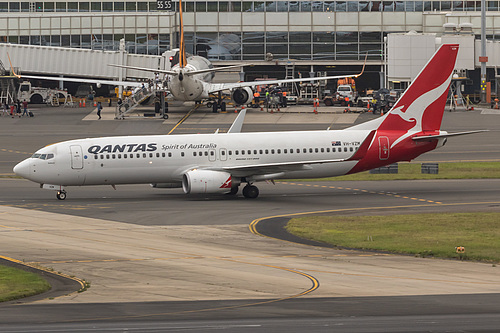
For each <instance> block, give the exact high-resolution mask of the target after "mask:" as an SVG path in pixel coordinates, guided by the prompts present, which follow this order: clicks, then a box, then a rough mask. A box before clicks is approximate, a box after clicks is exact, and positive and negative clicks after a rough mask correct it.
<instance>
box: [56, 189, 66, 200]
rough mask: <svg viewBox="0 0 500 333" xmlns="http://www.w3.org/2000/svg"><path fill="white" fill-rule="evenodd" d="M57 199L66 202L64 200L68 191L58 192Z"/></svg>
mask: <svg viewBox="0 0 500 333" xmlns="http://www.w3.org/2000/svg"><path fill="white" fill-rule="evenodd" d="M56 197H57V199H59V200H64V199H66V191H64V190H62V191H57V194H56Z"/></svg>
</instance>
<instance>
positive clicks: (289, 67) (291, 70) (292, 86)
mask: <svg viewBox="0 0 500 333" xmlns="http://www.w3.org/2000/svg"><path fill="white" fill-rule="evenodd" d="M285 70H286V76H285V80H286V79H294V78H295V63H293V62H287V64H286V65H285ZM285 87H287V88H288V94H289V95H293V96H297V95H298V91H299V89H298V88H297V83H296V82H289V83H285Z"/></svg>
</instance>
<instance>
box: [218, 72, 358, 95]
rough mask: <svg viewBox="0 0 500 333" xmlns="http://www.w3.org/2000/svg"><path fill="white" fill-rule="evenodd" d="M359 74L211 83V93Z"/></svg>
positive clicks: (342, 77) (341, 77)
mask: <svg viewBox="0 0 500 333" xmlns="http://www.w3.org/2000/svg"><path fill="white" fill-rule="evenodd" d="M360 75H361V73H359V74H351V75H337V76H322V77H308V78H297V79H283V80H265V81H251V82H235V83H211V84H209V93H210V94H211V93H216V92H219V91H222V90H231V89H235V88H243V87H255V86H264V85H269V84H283V83H292V82H312V81H320V80H335V79H345V78H348V77H358V76H360Z"/></svg>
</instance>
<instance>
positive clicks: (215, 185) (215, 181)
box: [182, 169, 235, 194]
mask: <svg viewBox="0 0 500 333" xmlns="http://www.w3.org/2000/svg"><path fill="white" fill-rule="evenodd" d="M234 185H235V184H233V182H232V178H231V174H230V173H228V172H224V171H213V170H196V169H195V170H191V171H188V172H186V173H185V174H184V175H183V176H182V189H183V190H184V193H186V194H190V193H192V194H196V193H228V192H230V191H231V187H232V186H234Z"/></svg>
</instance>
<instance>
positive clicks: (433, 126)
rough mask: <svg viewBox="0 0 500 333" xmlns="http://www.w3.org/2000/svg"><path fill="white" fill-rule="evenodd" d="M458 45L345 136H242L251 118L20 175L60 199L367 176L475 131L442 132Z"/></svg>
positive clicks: (47, 155) (47, 162)
mask: <svg viewBox="0 0 500 333" xmlns="http://www.w3.org/2000/svg"><path fill="white" fill-rule="evenodd" d="M457 53H458V45H455V44H447V45H442V46H441V47H440V48H439V50H438V51H437V52H436V53H435V55H434V56H433V57H432V59H431V60H429V62H428V63H427V65H426V66H425V67H424V69H423V70H422V71H421V72H420V74H419V75H418V76H417V77H416V78H415V80H414V81H413V83H412V84H411V85H410V87H409V88H408V89H407V90H406V91H405V93H404V94H403V95H402V96H401V98H400V99H399V100H398V102H397V103H396V104H395V105H394V107H393V108H392V109H391V110H390V111H389V112H388V113H387V114H386V115H385V116H383V117H380V118H377V119H374V120H371V121H368V122H366V123H363V124H359V125H355V126H353V127H350V128H347V129H345V130H325V131H292V132H260V133H241V127H242V124H243V118H244V116H245V112H244V111H242V112H240V114H239V115H238V117H237V118H236V120H235V121H234V123H233V124H232V126H231V128H230V129H229V131H228V132H227V133H217V132H216V133H215V134H186V135H148V136H119V137H102V138H94V139H81V140H71V141H65V142H61V143H56V144H53V145H49V146H46V147H44V148H42V149H40V150H38V151H37V152H36V153H35V154H33V156H31V157H30V158H28V159H26V160H24V161H22V162H20V163H19V164H17V165H16V166H15V167H14V172H15V173H16V174H17V175H19V176H21V177H24V178H26V179H29V180H31V181H34V182H36V183H39V184H40V186H41V187H42V188H45V189H52V190H56V191H57V198H58V199H60V200H63V199H65V198H66V191H65V187H66V186H87V185H112V186H113V187H114V186H115V185H119V184H152V186H153V187H160V188H161V187H164V188H173V187H179V188H180V187H182V188H183V190H184V192H185V193H188V194H189V193H207V194H211V193H213V194H216V193H221V194H222V193H232V194H236V193H237V192H238V188H239V185H240V184H242V183H246V186H245V187H244V188H243V196H245V197H246V198H256V197H257V196H258V195H259V190H258V188H257V187H256V186H255V185H254V183H256V182H259V181H265V180H274V179H287V178H288V179H290V178H317V177H331V176H340V175H345V174H351V173H356V172H361V171H365V170H369V169H373V168H376V167H380V166H384V165H388V164H391V163H394V162H398V161H410V160H412V159H414V158H416V157H417V156H419V155H420V154H422V153H425V152H428V151H431V150H433V149H435V148H438V147H441V146H443V145H444V144H445V142H446V140H447V137H449V136H455V135H463V134H470V133H476V132H480V131H469V132H460V133H447V132H445V131H441V130H440V127H441V121H442V117H443V112H444V107H445V104H446V99H447V96H448V90H449V86H450V82H451V78H452V74H453V68H454V65H455V60H456V56H457Z"/></svg>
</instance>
